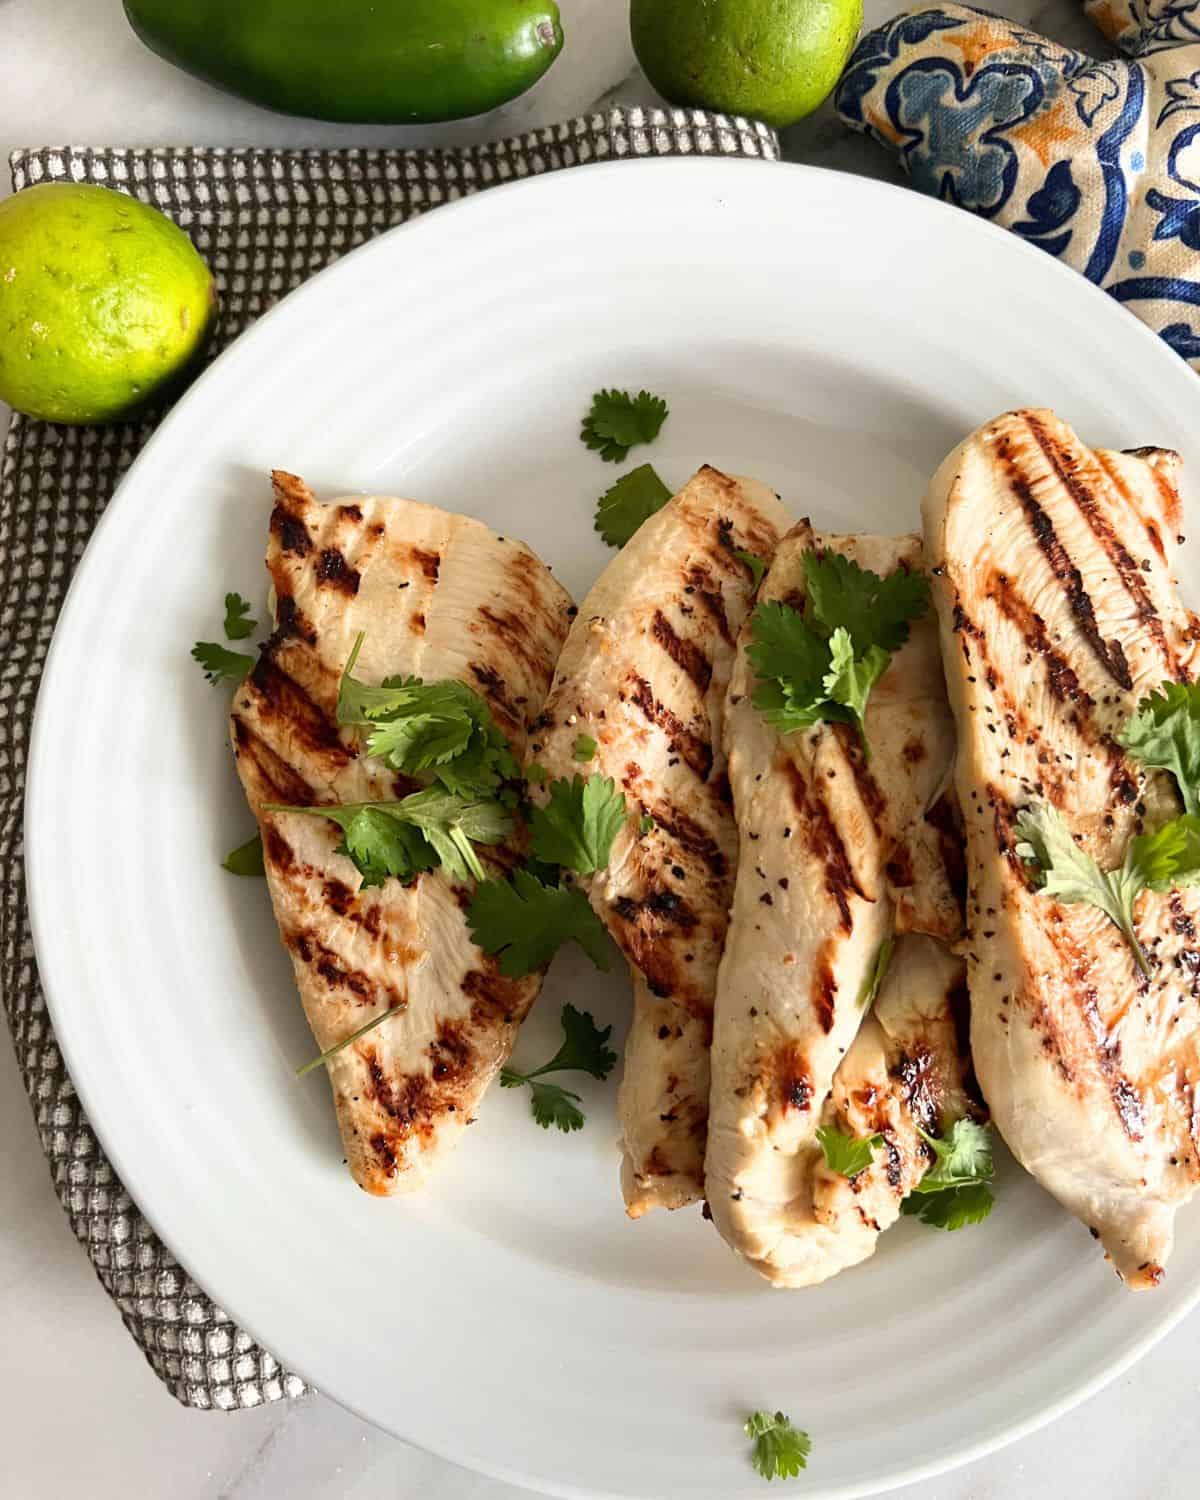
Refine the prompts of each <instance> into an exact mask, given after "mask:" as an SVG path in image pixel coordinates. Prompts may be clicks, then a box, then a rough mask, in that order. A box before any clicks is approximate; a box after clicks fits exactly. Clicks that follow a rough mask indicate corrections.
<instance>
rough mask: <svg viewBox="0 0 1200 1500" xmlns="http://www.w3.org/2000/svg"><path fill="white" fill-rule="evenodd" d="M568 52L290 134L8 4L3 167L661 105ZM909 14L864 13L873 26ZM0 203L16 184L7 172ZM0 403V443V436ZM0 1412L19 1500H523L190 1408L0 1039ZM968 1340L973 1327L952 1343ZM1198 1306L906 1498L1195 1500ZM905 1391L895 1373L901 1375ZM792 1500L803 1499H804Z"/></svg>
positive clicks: (1025, 9)
mask: <svg viewBox="0 0 1200 1500" xmlns="http://www.w3.org/2000/svg"><path fill="white" fill-rule="evenodd" d="M560 4H561V9H562V12H563V16H564V22H565V25H566V27H567V31H568V36H569V39H570V40H569V45H568V49H567V51H566V52H565V53H564V55H563V57H562V59H561V60H560V61H559V62H558V64H557V65H556V66H555V67H554V68H553V69H552V70H551V72H550V73H549V74H548V75H547V77H546V78H545V79H544V80H543V81H542V83H541V84H540V85H539V86H538V88H536V89H535V90H533V91H532V93H530V94H529V95H527V96H526V97H525V98H523V99H521V100H519V101H517V103H515V104H514V105H511V106H509V107H508V108H507V109H505V110H504V111H501V112H500V114H499V115H498V116H495V117H492V118H491V119H489V120H488V121H486V122H485V123H483V124H479V123H470V124H466V125H456V126H448V127H442V128H438V129H431V128H423V129H420V130H415V129H414V130H397V129H383V128H374V129H357V128H349V127H335V126H328V125H321V124H317V123H312V122H306V121H293V120H283V119H280V118H278V117H277V116H273V115H269V114H266V113H264V112H263V111H260V110H256V109H254V108H252V107H251V106H249V105H245V104H241V103H239V102H238V101H236V100H231V99H228V98H225V97H224V96H222V95H220V94H217V93H216V92H214V91H213V90H211V89H208V88H207V87H205V86H204V85H202V84H200V83H196V82H193V81H192V80H190V79H188V78H185V77H184V76H183V75H182V74H179V73H177V72H175V71H173V70H171V69H170V68H168V67H166V66H165V65H164V64H162V63H160V62H158V61H157V60H156V59H155V58H153V57H152V56H150V55H149V54H148V53H146V52H145V51H143V50H142V49H141V47H140V46H139V45H138V43H137V42H136V41H135V40H134V38H133V37H132V35H131V34H130V33H129V31H128V29H127V28H126V26H125V24H124V21H123V19H122V16H121V4H120V0H52V3H47V0H0V156H3V155H4V154H6V153H7V152H8V150H9V149H11V148H12V147H13V146H17V145H34V144H37V145H42V144H49V143H67V142H73V143H79V144H117V143H121V144H127V145H194V144H197V143H204V144H212V145H235V144H243V145H244V144H256V145H285V144H286V145H304V146H308V145H336V144H373V145H397V144H426V143H434V142H436V143H439V144H453V143H456V142H462V141H466V140H471V139H479V138H483V137H485V136H495V135H502V134H509V133H512V132H514V131H518V130H522V129H525V128H528V127H531V126H534V125H541V124H546V123H549V122H551V121H554V120H557V119H562V118H564V117H566V116H569V115H573V114H578V113H581V112H583V111H586V110H587V109H590V108H591V107H593V106H594V105H596V104H597V103H609V102H615V101H619V102H621V103H652V102H654V100H655V95H654V93H653V91H652V90H651V89H650V88H649V86H648V85H647V84H646V82H645V80H644V79H643V78H642V77H641V75H640V73H639V72H638V70H637V68H636V66H635V64H634V61H633V57H632V54H631V52H630V49H629V42H628V35H627V28H626V25H625V19H624V11H625V5H624V0H560ZM898 8H899V3H898V0H866V24H867V25H868V26H870V25H873V24H876V23H877V22H879V21H881V20H883V19H885V18H886V17H887V16H888V15H890V14H892V13H893V11H894V10H896V9H898ZM992 8H993V9H996V10H1000V11H1002V12H1003V13H1005V14H1007V15H1011V16H1014V17H1016V18H1018V19H1021V20H1023V21H1027V22H1029V23H1030V24H1031V25H1034V26H1035V27H1037V28H1038V29H1039V30H1042V31H1045V32H1046V33H1048V34H1049V35H1051V36H1053V37H1055V38H1056V39H1057V40H1059V41H1064V42H1068V43H1070V44H1072V45H1076V46H1080V47H1089V48H1091V49H1092V50H1094V51H1097V52H1099V51H1101V50H1102V47H1101V44H1099V43H1098V40H1097V38H1096V37H1095V34H1094V33H1093V32H1092V30H1091V28H1090V27H1089V26H1088V25H1087V23H1086V22H1085V21H1084V20H1083V18H1082V15H1081V14H1080V11H1079V7H1078V6H1077V5H1076V4H1075V3H1074V0H992ZM785 146H786V153H787V155H788V157H789V158H790V159H792V160H795V161H808V162H817V163H820V164H822V165H825V166H832V167H837V168H839V169H842V170H846V171H856V172H863V173H867V174H870V175H872V176H879V177H889V176H894V175H895V169H894V167H893V166H892V164H891V163H890V161H889V160H888V159H887V158H886V157H885V156H884V155H883V153H881V152H879V151H877V150H876V149H875V148H873V147H872V146H871V144H870V143H869V142H867V141H865V140H863V139H861V138H859V137H853V136H849V135H847V134H846V133H845V132H844V131H843V130H842V129H841V127H840V126H839V125H838V124H837V122H836V121H835V120H834V119H833V118H832V115H831V113H830V112H829V110H828V108H826V109H825V110H823V111H821V112H819V113H818V114H817V115H816V116H814V117H813V118H812V119H811V120H809V121H807V122H805V123H804V124H803V125H801V126H799V127H797V128H796V129H794V130H792V131H790V132H788V134H787V137H786V139H785ZM0 178H2V181H0V195H2V194H3V193H4V192H6V191H7V171H6V170H5V171H0ZM7 418H8V413H7V410H6V409H5V408H4V407H3V406H0V435H2V434H3V432H4V430H5V427H6V425H7ZM0 1226H2V1227H0V1322H2V1323H3V1326H4V1328H5V1329H6V1335H5V1338H4V1340H3V1342H2V1343H0V1413H2V1414H3V1416H2V1419H0V1425H2V1427H3V1430H4V1434H5V1444H4V1480H3V1482H2V1483H0V1490H2V1491H3V1493H5V1494H7V1495H11V1496H12V1497H13V1500H60V1497H64V1496H67V1495H71V1494H86V1495H87V1496H88V1500H126V1497H138V1500H141V1497H147V1500H157V1497H159V1496H171V1497H172V1500H279V1497H288V1500H382V1497H388V1500H397V1497H400V1500H404V1497H413V1500H416V1497H421V1500H426V1497H429V1500H517V1497H518V1496H519V1495H521V1494H524V1493H525V1492H523V1491H517V1490H514V1489H512V1488H510V1487H507V1486H504V1485H499V1484H496V1483H494V1482H492V1481H490V1480H486V1479H481V1478H478V1477H476V1476H475V1475H472V1474H468V1473H466V1472H465V1471H463V1470H459V1469H456V1468H453V1467H451V1466H450V1465H448V1464H446V1463H443V1462H442V1461H440V1460H437V1459H433V1458H429V1457H426V1456H425V1455H424V1454H421V1453H419V1452H418V1451H416V1450H415V1449H413V1448H410V1447H408V1446H407V1445H405V1444H403V1443H401V1442H398V1441H397V1440H395V1439H393V1438H390V1437H388V1436H386V1435H385V1434H383V1433H381V1432H379V1431H377V1430H375V1429H374V1428H371V1427H369V1426H368V1425H367V1424H365V1423H364V1422H361V1421H359V1420H358V1419H357V1418H355V1417H353V1416H350V1415H349V1414H348V1413H346V1412H344V1411H342V1410H341V1409H340V1408H338V1407H337V1406H335V1405H334V1404H333V1403H332V1402H330V1401H327V1400H324V1399H323V1398H321V1397H319V1396H318V1397H312V1398H310V1399H307V1400H304V1401H301V1402H288V1403H283V1404H281V1405H278V1406H273V1407H265V1408H261V1409H259V1410H257V1411H251V1412H240V1413H236V1414H232V1415H225V1414H219V1413H211V1414H205V1413H198V1412H189V1411H185V1410H184V1409H183V1408H181V1407H179V1406H177V1405H176V1404H175V1402H174V1401H173V1400H172V1399H171V1398H170V1397H169V1396H168V1395H167V1394H166V1392H165V1391H164V1390H163V1388H162V1387H161V1386H160V1385H159V1384H158V1382H157V1380H156V1379H155V1378H154V1376H153V1375H152V1374H151V1372H150V1370H149V1368H148V1366H147V1365H146V1364H145V1363H144V1361H143V1359H142V1357H141V1355H140V1354H139V1353H138V1351H137V1349H136V1348H135V1346H134V1344H133V1343H132V1342H131V1341H130V1339H129V1338H128V1336H127V1335H126V1333H125V1331H124V1329H123V1327H122V1325H121V1322H120V1319H119V1317H118V1315H117V1312H116V1310H115V1309H114V1307H113V1305H112V1304H111V1303H110V1301H109V1300H108V1298H107V1297H106V1296H105V1295H104V1293H103V1291H102V1290H101V1288H100V1286H99V1285H98V1283H97V1282H96V1280H95V1278H94V1276H93V1274H92V1271H91V1269H90V1267H89V1265H88V1263H87V1260H86V1258H85V1257H84V1255H83V1253H82V1252H81V1251H80V1250H79V1249H78V1247H77V1246H76V1245H75V1243H74V1241H73V1239H72V1236H71V1233H70V1230H69V1229H68V1226H67V1221H66V1219H65V1218H64V1217H63V1215H62V1213H61V1211H60V1209H59V1207H58V1202H57V1200H56V1198H55V1196H54V1193H53V1190H52V1188H51V1184H50V1180H49V1176H48V1174H47V1171H46V1168H45V1164H44V1162H43V1159H42V1156H41V1153H40V1151H39V1148H38V1143H37V1137H36V1135H35V1132H34V1128H33V1121H32V1117H31V1115H30V1111H29V1106H28V1103H27V1101H26V1099H25V1095H24V1093H23V1091H22V1088H21V1084H20V1079H19V1076H18V1073H17V1069H16V1064H15V1062H14V1060H13V1056H12V1053H11V1050H10V1049H9V1047H8V1046H7V1045H6V1044H4V1043H2V1042H0ZM962 1336H963V1337H964V1338H969V1337H970V1330H969V1329H964V1330H963V1331H962ZM1197 1338H1200V1313H1198V1314H1194V1315H1193V1316H1192V1318H1191V1319H1190V1320H1188V1321H1187V1322H1185V1323H1184V1325H1183V1326H1182V1327H1180V1328H1179V1329H1177V1330H1176V1332H1175V1333H1174V1334H1173V1335H1172V1336H1171V1337H1169V1338H1168V1339H1166V1340H1165V1341H1164V1342H1163V1343H1162V1344H1160V1345H1159V1347H1158V1348H1157V1349H1156V1350H1155V1351H1154V1352H1153V1353H1151V1354H1150V1355H1148V1356H1147V1357H1146V1358H1145V1359H1144V1360H1143V1361H1142V1362H1141V1363H1140V1364H1139V1365H1138V1366H1137V1367H1136V1368H1135V1369H1134V1370H1133V1371H1131V1372H1130V1373H1129V1374H1127V1375H1126V1376H1124V1377H1123V1378H1122V1379H1120V1380H1119V1381H1117V1382H1115V1383H1114V1384H1113V1385H1111V1386H1109V1387H1108V1388H1107V1390H1105V1391H1104V1392H1102V1393H1101V1394H1100V1395H1098V1396H1096V1397H1094V1398H1093V1399H1092V1400H1091V1401H1089V1402H1088V1403H1087V1404H1086V1405H1084V1406H1083V1407H1081V1408H1079V1409H1078V1410H1076V1411H1075V1412H1073V1413H1071V1414H1070V1415H1068V1416H1066V1417H1064V1418H1062V1419H1061V1420H1060V1421H1058V1422H1056V1423H1054V1424H1053V1425H1052V1426H1051V1427H1049V1428H1046V1429H1043V1430H1042V1431H1041V1432H1040V1433H1037V1434H1035V1435H1034V1436H1032V1437H1028V1438H1026V1439H1024V1440H1023V1441H1022V1442H1019V1443H1016V1444H1013V1445H1012V1446H1011V1447H1009V1448H1007V1449H1006V1450H1004V1451H1003V1452H1002V1453H999V1454H997V1455H995V1456H993V1457H991V1458H988V1459H984V1460H982V1461H980V1462H978V1463H976V1464H973V1465H970V1466H969V1467H967V1468H965V1469H961V1470H959V1471H957V1472H956V1473H954V1474H951V1475H947V1476H945V1477H944V1478H942V1479H940V1480H936V1481H933V1482H931V1483H929V1484H926V1485H922V1486H920V1487H916V1488H912V1489H906V1490H902V1491H897V1492H895V1493H896V1494H897V1496H898V1497H899V1500H916V1497H917V1496H918V1494H919V1495H920V1496H921V1500H1051V1497H1054V1500H1063V1497H1067V1500H1073V1497H1076V1496H1080V1497H1082V1496H1085V1495H1086V1496H1089V1497H1096V1496H1099V1497H1108V1496H1116V1495H1120V1496H1122V1497H1123V1500H1150V1497H1154V1500H1184V1497H1185V1496H1188V1497H1191V1496H1193V1495H1194V1494H1195V1492H1196V1480H1195V1475H1196V1474H1197V1472H1200V1423H1197V1421H1196V1416H1195V1413H1196V1411H1197V1398H1198V1397H1200V1357H1198V1356H1197V1354H1196V1351H1195V1346H1194V1344H1193V1340H1195V1339H1197ZM897 1376H898V1378H905V1377H904V1373H903V1371H901V1370H898V1371H897ZM801 1492H802V1486H801V1485H797V1487H796V1493H797V1494H799V1493H801Z"/></svg>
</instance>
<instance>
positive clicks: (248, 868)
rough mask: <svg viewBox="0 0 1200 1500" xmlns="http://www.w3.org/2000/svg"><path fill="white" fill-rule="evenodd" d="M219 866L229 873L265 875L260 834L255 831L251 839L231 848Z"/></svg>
mask: <svg viewBox="0 0 1200 1500" xmlns="http://www.w3.org/2000/svg"><path fill="white" fill-rule="evenodd" d="M221 868H222V869H223V870H228V871H229V873H230V874H231V875H249V876H253V875H265V874H266V873H267V872H266V868H265V866H264V865H263V844H262V834H261V833H256V834H255V835H254V837H253V838H252V839H247V840H246V842H245V843H244V844H239V845H238V847H237V848H236V849H233V850H231V851H230V853H228V854H227V855H226V856H225V858H224V859H223V860H222V861H221Z"/></svg>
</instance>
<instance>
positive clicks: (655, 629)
mask: <svg viewBox="0 0 1200 1500" xmlns="http://www.w3.org/2000/svg"><path fill="white" fill-rule="evenodd" d="M650 629H651V633H652V634H653V636H654V639H655V640H656V641H657V642H658V644H659V645H660V646H661V647H662V648H663V650H664V651H665V652H666V653H667V655H668V656H669V657H670V658H671V660H672V661H673V662H674V663H675V665H676V666H677V667H679V669H680V670H681V671H683V672H686V673H687V675H688V676H689V677H690V678H691V679H692V681H693V682H694V683H695V684H696V687H697V688H698V689H699V691H700V694H701V696H703V695H704V694H705V693H707V692H708V685H709V683H710V682H711V681H712V666H711V664H710V662H709V660H708V657H707V656H705V654H704V652H703V651H701V649H700V647H699V646H697V645H696V643H695V641H687V640H684V639H683V637H682V636H680V635H679V634H678V633H677V632H676V630H675V627H674V626H673V625H672V624H671V622H670V620H668V619H667V617H666V615H664V614H663V612H662V610H661V609H656V610H655V611H654V619H653V622H652V623H651V626H650Z"/></svg>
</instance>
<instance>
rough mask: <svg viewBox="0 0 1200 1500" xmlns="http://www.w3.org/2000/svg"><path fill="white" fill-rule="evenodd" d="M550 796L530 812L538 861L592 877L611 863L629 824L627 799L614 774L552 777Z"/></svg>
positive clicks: (532, 834)
mask: <svg viewBox="0 0 1200 1500" xmlns="http://www.w3.org/2000/svg"><path fill="white" fill-rule="evenodd" d="M549 790H550V800H549V802H547V804H546V805H545V807H535V808H534V809H533V811H532V813H531V814H530V824H529V826H530V831H531V839H530V848H531V849H532V851H533V854H534V856H535V857H536V858H537V859H541V860H544V861H545V862H546V863H547V864H550V865H561V866H563V867H564V868H565V869H568V870H574V871H575V873H576V874H577V875H591V874H592V873H593V872H594V871H596V870H600V869H603V868H604V866H605V865H606V864H607V863H608V856H609V853H610V851H611V850H612V845H613V840H614V839H615V838H616V836H617V834H618V833H619V832H620V831H621V829H622V827H623V826H624V824H625V798H624V796H623V795H622V794H621V793H620V792H618V791H617V787H616V783H615V782H614V781H613V779H612V777H611V776H589V777H587V779H586V780H585V779H584V778H583V777H582V776H573V777H572V778H571V780H570V781H552V782H551V783H550V789H549Z"/></svg>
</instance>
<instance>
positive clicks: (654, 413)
mask: <svg viewBox="0 0 1200 1500" xmlns="http://www.w3.org/2000/svg"><path fill="white" fill-rule="evenodd" d="M666 420H667V403H666V402H665V401H664V400H663V399H662V397H661V396H652V395H651V394H650V392H649V391H639V392H638V393H637V395H636V396H631V395H630V394H629V392H628V391H618V390H603V391H597V392H596V394H595V395H594V396H593V397H592V404H591V406H590V408H589V409H588V412H587V415H586V416H585V417H584V419H583V427H582V430H581V431H580V434H579V436H580V438H581V439H582V441H583V442H584V443H585V444H586V446H587V447H589V448H591V449H592V451H593V452H598V453H599V454H600V457H601V458H602V459H603V460H604V462H605V463H610V464H619V463H622V462H623V461H624V459H625V457H626V456H627V455H628V453H629V450H630V448H633V447H636V446H637V444H638V443H652V442H653V441H654V439H655V438H656V437H657V436H658V434H659V432H660V431H661V429H662V424H663V423H664V422H665V421H666Z"/></svg>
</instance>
